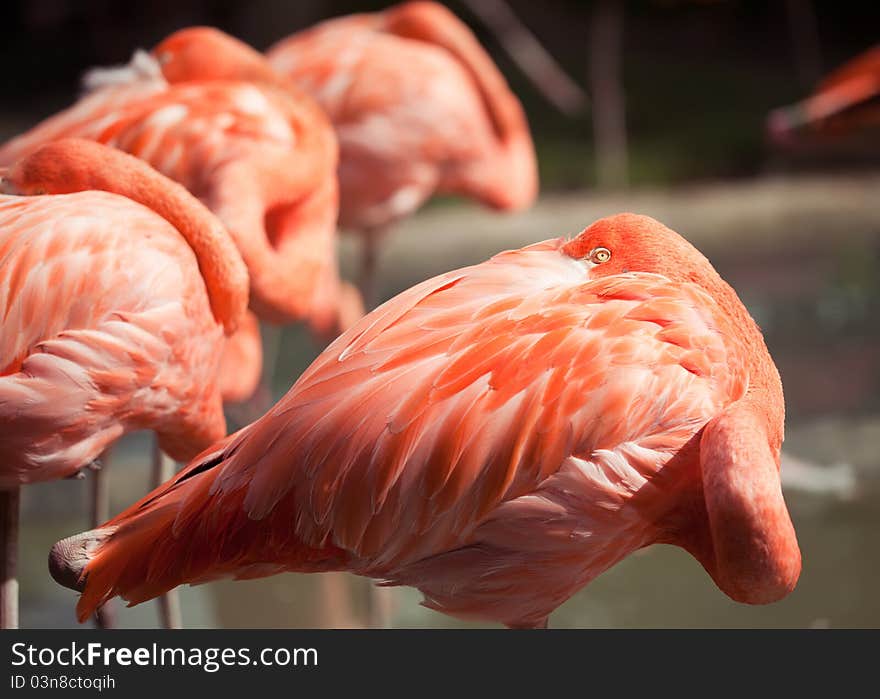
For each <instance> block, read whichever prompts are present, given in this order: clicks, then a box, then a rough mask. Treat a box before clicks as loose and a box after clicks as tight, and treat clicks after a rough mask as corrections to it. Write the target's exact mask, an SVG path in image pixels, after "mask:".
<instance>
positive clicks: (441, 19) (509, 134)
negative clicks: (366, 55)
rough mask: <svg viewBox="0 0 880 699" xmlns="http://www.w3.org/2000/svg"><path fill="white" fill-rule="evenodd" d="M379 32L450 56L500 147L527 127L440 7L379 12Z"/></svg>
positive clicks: (486, 62)
mask: <svg viewBox="0 0 880 699" xmlns="http://www.w3.org/2000/svg"><path fill="white" fill-rule="evenodd" d="M379 17H380V18H381V20H380V26H381V28H382V30H384V31H386V32H388V33H389V34H394V35H396V36H400V37H403V38H405V39H414V40H416V41H422V42H425V43H430V44H434V45H435V46H439V47H440V48H443V49H446V50H447V51H448V52H449V53H451V54H452V55H453V56H454V57H455V58H456V59H457V60H458V61H459V63H461V65H462V66H463V67H464V69H465V70H466V71H467V72H468V74H469V75H470V76H471V78H472V79H473V80H474V83H475V84H476V86H477V89H478V90H479V91H480V96H481V97H482V99H483V103H484V105H485V107H486V111H487V112H488V114H489V117H490V119H491V120H492V125H493V128H494V130H495V133H496V135H497V136H498V139H499V140H500V141H501V142H502V143H504V142H507V141H508V140H509V139H511V138H520V137H521V134H522V133H523V132H525V133H526V134H528V125H527V124H526V119H525V115H524V113H523V109H522V106H521V105H520V103H519V100H517V98H516V97H515V96H514V94H513V93H512V92H511V91H510V88H509V87H508V86H507V81H506V80H505V79H504V76H503V75H502V74H501V71H499V70H498V68H497V66H496V65H495V64H494V63H493V62H492V59H491V58H489V56H488V55H487V54H486V52H485V51H484V50H483V47H482V46H480V43H479V42H478V41H477V39H476V37H474V35H473V33H472V32H471V31H470V29H468V27H467V25H465V24H464V23H463V22H462V21H461V20H459V19H458V17H456V16H455V15H454V14H453V13H452V12H450V11H449V10H447V9H446V8H445V7H443V6H442V5H440V4H437V3H432V2H408V3H404V4H402V5H399V6H397V7H392V8H391V9H389V10H386V11H385V12H382V13H381V14H380V15H379Z"/></svg>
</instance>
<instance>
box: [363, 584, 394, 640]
mask: <svg viewBox="0 0 880 699" xmlns="http://www.w3.org/2000/svg"><path fill="white" fill-rule="evenodd" d="M392 590H393V588H391V587H384V586H380V585H372V584H371V585H370V587H369V589H368V591H367V594H368V597H367V624H368V626H369V628H371V629H390V628H391V626H392V625H391V618H392V616H393V615H394V594H393V592H392Z"/></svg>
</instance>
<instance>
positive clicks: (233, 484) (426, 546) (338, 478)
mask: <svg viewBox="0 0 880 699" xmlns="http://www.w3.org/2000/svg"><path fill="white" fill-rule="evenodd" d="M783 413H784V405H783V395H782V385H781V383H780V379H779V374H778V372H777V370H776V367H775V365H774V363H773V360H772V359H771V357H770V355H769V353H768V351H767V348H766V346H765V345H764V341H763V338H762V336H761V333H760V330H759V329H758V327H757V325H756V324H755V322H754V321H753V320H752V318H751V317H750V316H749V315H748V312H747V311H746V309H745V307H744V306H743V305H742V303H741V302H740V300H739V298H738V297H737V295H736V292H735V291H734V290H733V289H732V288H731V287H730V286H728V285H727V284H726V283H725V282H724V281H723V280H722V279H721V277H720V276H719V275H718V274H717V272H716V271H715V270H714V268H713V267H712V265H711V264H710V263H709V261H708V260H706V258H705V257H703V256H702V255H701V254H700V253H699V252H698V251H697V250H696V249H695V248H693V247H692V246H691V245H690V244H689V243H688V242H687V241H685V240H684V239H683V238H682V237H680V236H679V235H677V234H676V233H674V232H673V231H671V230H669V229H668V228H666V227H665V226H663V225H662V224H660V223H658V222H657V221H654V220H653V219H650V218H647V217H643V216H636V215H632V214H622V215H618V216H613V217H610V218H607V219H602V220H600V221H597V222H596V223H594V224H592V225H591V226H589V227H588V228H587V229H586V230H584V231H583V232H582V233H580V234H579V235H578V236H576V237H575V238H573V239H571V240H566V239H564V238H556V239H552V240H547V241H544V242H540V243H536V244H534V245H531V246H528V247H525V248H523V249H520V250H515V251H509V252H504V253H501V254H499V255H497V256H495V257H493V258H492V259H490V260H489V261H487V262H484V263H482V264H478V265H475V266H472V267H467V268H465V269H460V270H457V271H453V272H449V273H447V274H444V275H441V276H439V277H436V278H434V279H430V280H428V281H426V282H423V283H421V284H419V285H417V286H415V287H413V288H411V289H409V290H408V291H405V292H403V293H401V294H400V295H398V296H396V297H394V298H393V299H391V300H390V301H388V302H387V303H385V304H384V305H382V306H380V307H379V308H377V309H376V310H374V311H373V312H372V313H370V314H369V315H367V316H366V317H365V318H364V319H362V320H361V321H360V322H359V323H357V324H356V325H355V326H354V327H353V328H351V329H349V330H348V331H347V332H346V333H344V334H343V335H342V336H341V337H339V338H338V339H337V340H336V341H335V342H334V343H333V344H331V345H330V346H329V347H328V348H327V349H326V350H325V351H324V352H323V354H322V355H321V356H319V357H318V359H317V360H316V361H315V362H314V363H313V364H312V365H311V367H310V368H309V369H308V370H307V371H306V372H305V373H304V374H303V375H302V376H301V377H300V379H299V380H298V381H297V382H296V383H295V384H294V386H293V387H292V388H291V390H290V391H289V393H288V394H287V395H286V396H285V397H284V398H282V400H281V401H280V402H279V403H278V404H277V405H276V406H274V407H273V408H272V409H271V410H270V411H269V412H268V413H267V414H266V415H265V416H264V417H262V418H261V419H259V420H257V421H256V422H255V423H253V424H251V425H250V426H248V427H246V428H244V429H243V430H241V431H239V432H238V433H236V434H234V435H231V436H229V437H228V438H226V439H225V440H223V441H222V442H219V443H218V444H216V445H215V446H213V447H212V448H210V449H208V450H206V451H205V452H203V453H202V454H201V455H200V456H198V457H197V458H196V459H194V460H193V461H192V462H191V463H190V464H189V466H187V467H186V468H185V469H184V470H183V471H182V472H181V473H179V474H178V475H177V476H176V477H174V478H173V479H171V480H169V481H168V482H166V483H165V484H164V485H163V486H162V487H160V488H158V489H156V490H155V491H154V492H152V493H150V494H149V495H148V496H146V497H145V498H144V499H143V500H141V501H140V502H138V503H136V504H135V505H133V506H132V507H130V508H128V509H127V510H126V511H124V512H123V513H121V514H120V515H119V516H118V517H115V518H114V519H112V520H110V521H108V522H107V523H105V524H104V525H102V526H101V527H99V528H98V529H95V530H92V531H89V532H86V533H84V534H79V535H76V536H73V537H70V538H68V539H65V540H63V541H61V542H59V543H58V544H56V545H55V546H54V547H53V549H52V552H51V555H50V569H51V571H52V574H53V576H54V577H55V579H56V580H58V581H59V582H60V583H62V584H64V585H67V586H70V587H72V588H74V589H77V590H80V591H82V596H81V597H80V600H79V603H78V605H77V613H78V615H79V618H80V619H85V618H87V617H88V615H89V614H90V613H91V612H92V611H93V610H94V608H95V607H96V606H97V605H100V604H101V603H103V602H105V601H106V600H108V599H110V598H111V597H113V596H115V595H119V596H122V597H123V598H125V599H127V600H129V601H130V602H131V603H138V602H142V601H144V600H147V599H150V598H152V597H154V596H156V595H158V594H161V593H162V592H164V591H166V590H170V589H172V588H174V587H175V586H176V585H179V584H181V583H184V582H194V581H204V580H208V579H212V578H216V577H223V576H235V577H238V578H250V577H260V576H265V575H271V574H273V573H278V572H282V571H304V572H314V571H327V570H348V571H352V572H354V573H357V574H359V575H363V576H367V577H371V578H375V579H379V580H382V581H384V583H386V584H390V585H412V586H415V587H417V588H418V589H420V590H421V591H422V592H423V594H424V597H425V601H424V604H425V605H427V606H428V607H431V608H433V609H437V610H440V611H442V612H445V613H447V614H451V615H453V616H457V617H466V618H477V619H484V620H492V621H498V622H502V623H504V624H506V625H508V626H511V627H541V626H545V625H546V624H547V619H548V617H549V615H550V613H551V612H552V611H553V610H554V609H555V608H556V607H558V606H559V605H560V604H562V602H564V601H565V600H566V599H568V598H569V597H570V596H571V595H572V594H573V593H574V592H576V591H577V590H579V589H580V588H582V587H583V586H584V585H586V584H587V583H588V582H589V581H590V580H592V579H593V578H595V577H596V576H597V575H599V574H600V573H602V572H603V571H604V570H606V569H608V568H609V567H611V566H612V565H614V564H615V563H616V562H618V561H620V560H621V559H623V558H624V557H626V556H627V555H628V554H630V553H631V552H633V551H636V550H638V549H640V548H643V547H645V546H648V545H650V544H653V543H667V544H674V545H677V546H680V547H682V548H684V549H685V550H687V551H689V552H690V553H691V554H692V555H693V556H694V557H695V558H696V559H697V560H698V561H699V562H700V563H701V564H702V565H703V566H704V568H705V569H706V571H707V572H708V573H709V575H710V576H711V577H712V578H713V580H714V581H715V583H716V584H717V585H718V586H719V587H720V588H721V590H723V591H724V592H725V593H726V594H727V595H729V596H730V597H732V598H733V599H735V600H738V601H740V602H746V603H751V604H761V603H768V602H773V601H775V600H778V599H780V598H782V597H784V596H785V595H786V594H787V593H788V592H790V591H791V590H792V589H793V588H794V586H795V584H796V582H797V579H798V576H799V574H800V552H799V549H798V544H797V539H796V536H795V531H794V528H793V526H792V523H791V519H790V518H789V515H788V511H787V509H786V506H785V502H784V500H783V496H782V490H781V486H780V478H779V453H780V445H781V443H782V437H783Z"/></svg>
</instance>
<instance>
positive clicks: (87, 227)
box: [0, 140, 248, 628]
mask: <svg viewBox="0 0 880 699" xmlns="http://www.w3.org/2000/svg"><path fill="white" fill-rule="evenodd" d="M247 287H248V279H247V271H246V269H245V266H244V263H243V262H242V259H241V256H240V255H239V253H238V251H237V250H236V248H235V244H234V243H233V241H232V239H231V238H230V237H229V235H228V234H227V233H226V231H225V229H224V228H223V226H222V225H221V223H220V222H219V221H218V220H217V219H216V218H215V217H214V216H213V215H212V214H211V213H210V212H209V211H208V210H207V209H206V208H204V207H203V206H202V205H201V204H199V202H198V201H197V200H196V199H195V198H194V197H192V196H191V195H190V194H189V193H188V192H187V191H186V190H185V189H184V188H183V187H181V186H179V185H177V184H175V183H173V182H171V181H170V180H168V179H166V178H165V177H163V176H162V175H160V174H158V173H156V172H155V171H153V170H152V169H151V168H150V167H149V166H147V165H146V164H144V163H143V162H141V161H139V160H137V159H135V158H132V157H131V156H128V155H125V154H124V153H120V152H118V151H116V150H113V149H111V148H106V147H104V146H101V145H98V144H96V143H91V142H88V141H78V140H63V141H58V142H55V143H51V144H48V145H46V146H43V147H41V148H39V149H37V150H36V151H34V152H33V153H31V155H29V156H28V157H26V158H24V159H22V160H20V161H19V162H18V163H16V164H15V165H13V167H12V168H11V169H9V170H5V171H4V173H3V179H2V183H0V309H2V317H3V324H2V329H3V332H2V333H0V346H2V356H3V363H2V370H0V464H2V468H0V503H2V508H0V509H2V510H3V517H2V521H3V522H5V523H6V525H7V526H6V529H5V531H4V532H3V537H2V540H3V542H4V547H5V554H6V555H5V556H4V557H3V559H2V561H0V564H2V565H3V566H4V568H3V582H2V585H3V587H2V596H3V601H2V606H0V608H2V612H3V626H4V628H9V627H13V626H15V625H16V623H17V595H16V590H17V585H16V582H15V571H14V563H13V562H14V553H15V550H16V548H15V547H16V536H17V526H16V525H17V521H18V516H17V512H18V500H19V488H20V486H21V485H23V484H27V483H34V482H38V481H46V480H53V479H58V478H67V477H70V476H73V475H75V474H77V473H78V472H79V471H81V470H82V469H84V468H86V467H88V466H89V464H91V463H92V462H93V461H94V460H95V459H96V458H97V457H98V455H99V454H101V453H102V452H103V451H104V450H105V449H106V448H107V447H108V446H109V445H110V444H111V443H112V442H114V441H115V440H116V439H118V438H119V437H121V436H122V435H123V434H125V433H127V432H130V431H133V430H140V429H150V430H154V431H155V432H156V433H157V435H158V438H159V443H160V444H161V446H162V448H163V449H164V450H166V451H167V452H168V453H169V454H171V455H172V456H173V457H174V458H177V459H189V458H191V457H192V456H193V455H194V454H195V453H197V452H198V451H199V450H200V449H203V448H204V447H205V446H207V445H209V444H211V443H212V442H214V441H216V440H217V439H219V438H221V437H222V436H223V435H224V434H225V433H226V423H225V421H224V418H223V410H222V403H221V397H220V391H219V389H218V387H217V369H218V365H219V362H220V354H221V351H222V346H223V341H222V340H223V336H224V331H225V332H232V331H234V330H235V328H236V327H237V325H238V323H239V322H240V320H241V318H242V317H243V314H244V312H245V308H246V306H247Z"/></svg>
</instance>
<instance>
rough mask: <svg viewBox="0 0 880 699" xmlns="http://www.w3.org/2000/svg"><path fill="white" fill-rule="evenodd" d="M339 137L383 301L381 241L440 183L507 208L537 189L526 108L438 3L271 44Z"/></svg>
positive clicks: (351, 214) (368, 289)
mask: <svg viewBox="0 0 880 699" xmlns="http://www.w3.org/2000/svg"><path fill="white" fill-rule="evenodd" d="M267 56H268V58H269V61H270V63H271V64H272V65H273V66H274V67H275V68H276V69H277V70H278V71H279V72H281V73H284V74H285V75H288V76H290V77H291V78H292V79H293V81H294V82H295V83H296V84H297V85H299V86H300V87H301V88H303V89H304V90H305V91H306V92H308V93H309V94H311V95H312V96H314V97H315V99H317V100H318V102H319V103H320V104H321V106H322V107H323V108H324V109H325V110H326V112H327V114H328V115H329V116H330V119H331V120H332V121H333V124H334V126H335V128H336V134H337V136H338V138H339V146H340V160H339V186H340V212H339V221H340V225H341V226H342V228H344V229H348V230H352V231H356V232H358V233H360V235H361V237H362V238H363V248H362V250H363V255H362V259H361V291H362V294H363V296H364V299H365V301H366V303H367V304H368V305H372V302H373V301H374V300H375V272H376V264H377V247H378V245H379V241H380V240H381V238H382V237H383V235H384V234H385V232H386V231H387V230H388V228H389V227H390V226H391V225H392V224H393V223H394V222H395V221H398V220H400V219H401V218H404V217H406V216H409V215H410V214H412V213H413V212H415V211H416V210H417V209H418V208H419V207H420V206H421V205H422V204H423V203H424V202H425V201H426V200H427V199H428V198H429V197H431V196H432V195H433V194H434V193H435V192H442V193H452V194H459V195H463V196H466V197H471V198H473V199H476V200H478V201H480V202H482V203H483V204H485V205H487V206H490V207H493V208H495V209H499V210H506V211H515V210H519V209H522V208H525V207H527V206H528V205H530V204H531V203H532V202H533V201H534V199H535V196H536V194H537V188H538V177H537V168H536V163H535V152H534V146H533V145H532V139H531V136H530V134H529V127H528V124H527V122H526V117H525V115H524V113H523V109H522V107H521V105H520V103H519V101H518V100H517V98H516V97H515V96H514V95H513V93H512V92H511V91H510V89H509V88H508V86H507V83H506V82H505V80H504V77H503V76H502V75H501V73H500V71H499V70H498V69H497V68H496V66H495V65H494V63H493V62H492V59H491V58H489V56H488V55H487V54H486V52H485V51H484V50H483V48H482V47H481V46H480V44H479V42H478V41H477V39H476V37H474V35H473V34H472V33H471V31H470V30H469V29H468V27H467V26H466V25H465V24H464V23H463V22H461V21H460V20H459V19H458V18H457V17H456V16H455V15H454V14H453V13H452V12H450V11H449V10H448V9H446V8H445V7H443V6H442V5H440V4H437V3H433V2H409V3H404V4H401V5H397V6H395V7H392V8H390V9H387V10H385V11H383V12H379V13H375V14H358V15H351V16H348V17H342V18H336V19H332V20H328V21H325V22H322V23H320V24H318V25H316V26H315V27H313V28H311V29H308V30H306V31H303V32H300V33H297V34H294V35H293V36H290V37H288V38H286V39H284V40H282V41H280V42H278V43H277V44H275V45H274V46H273V47H271V48H270V49H269V50H268V52H267Z"/></svg>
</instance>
